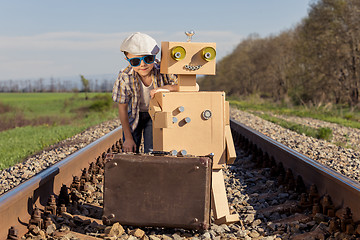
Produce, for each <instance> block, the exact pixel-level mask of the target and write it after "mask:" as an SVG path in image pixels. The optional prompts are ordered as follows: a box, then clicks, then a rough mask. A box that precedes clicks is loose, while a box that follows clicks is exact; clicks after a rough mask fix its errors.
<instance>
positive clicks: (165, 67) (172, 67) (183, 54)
mask: <svg viewBox="0 0 360 240" xmlns="http://www.w3.org/2000/svg"><path fill="white" fill-rule="evenodd" d="M215 57H216V43H196V42H161V66H160V71H161V73H164V74H179V75H181V74H184V75H197V74H201V75H215V63H216V59H215Z"/></svg>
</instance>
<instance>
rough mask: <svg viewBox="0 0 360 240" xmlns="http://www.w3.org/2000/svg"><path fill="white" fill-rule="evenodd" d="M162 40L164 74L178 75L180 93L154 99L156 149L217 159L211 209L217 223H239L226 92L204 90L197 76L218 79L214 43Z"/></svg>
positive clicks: (152, 107)
mask: <svg viewBox="0 0 360 240" xmlns="http://www.w3.org/2000/svg"><path fill="white" fill-rule="evenodd" d="M186 34H187V35H188V38H189V39H188V41H187V42H162V43H161V52H162V53H161V66H160V71H161V73H164V74H177V76H178V91H176V92H167V91H163V92H157V93H156V94H155V96H154V98H153V99H151V101H150V107H149V113H150V116H151V118H152V120H153V148H154V149H153V150H154V151H165V152H170V153H171V154H172V155H177V156H185V155H194V156H205V155H209V154H211V155H213V170H212V209H213V214H214V217H215V221H216V223H231V222H236V221H239V217H238V215H237V214H230V211H229V206H228V201H227V197H226V189H225V183H224V179H223V171H222V169H223V168H224V167H225V166H226V164H232V163H233V162H234V160H235V158H236V153H235V148H234V145H233V139H232V136H231V130H230V125H229V124H230V122H229V103H228V102H227V101H225V93H224V92H221V91H219V92H201V91H199V87H198V84H197V83H196V75H198V74H200V75H215V66H216V64H215V63H216V61H215V60H216V44H215V43H199V42H191V36H192V35H193V34H194V33H193V32H186Z"/></svg>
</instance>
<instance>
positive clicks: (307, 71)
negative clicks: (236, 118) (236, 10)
mask: <svg viewBox="0 0 360 240" xmlns="http://www.w3.org/2000/svg"><path fill="white" fill-rule="evenodd" d="M359 78H360V1H359V0H318V1H313V2H312V3H311V4H310V6H309V11H308V16H307V17H305V18H304V19H303V20H302V21H301V22H300V23H299V24H298V25H297V26H295V27H293V28H292V29H290V30H286V31H283V32H281V33H280V34H278V35H273V36H268V37H265V38H260V37H259V36H258V35H256V34H252V35H250V36H248V37H247V38H246V39H245V40H243V41H242V42H241V43H240V44H239V45H238V46H237V47H236V48H235V50H234V51H233V52H232V53H231V54H229V55H227V56H226V57H224V58H223V59H221V60H220V61H219V62H218V64H217V70H216V75H215V76H205V77H202V78H200V79H199V84H200V86H201V89H202V90H223V91H225V92H226V93H227V94H228V95H230V96H237V97H240V96H249V95H253V94H258V95H260V96H262V97H266V98H270V99H272V100H274V101H276V102H284V101H285V102H288V103H291V104H296V105H299V104H305V105H309V104H310V105H322V104H329V103H330V104H342V105H346V106H350V107H356V106H359V100H360V99H359V97H360V96H359V87H360V79H359Z"/></svg>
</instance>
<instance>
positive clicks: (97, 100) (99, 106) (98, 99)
mask: <svg viewBox="0 0 360 240" xmlns="http://www.w3.org/2000/svg"><path fill="white" fill-rule="evenodd" d="M93 99H94V102H93V103H92V104H91V105H90V106H89V109H90V110H92V111H95V112H104V111H108V110H110V109H111V106H112V105H113V101H112V98H111V96H110V95H96V96H95V97H94V98H93Z"/></svg>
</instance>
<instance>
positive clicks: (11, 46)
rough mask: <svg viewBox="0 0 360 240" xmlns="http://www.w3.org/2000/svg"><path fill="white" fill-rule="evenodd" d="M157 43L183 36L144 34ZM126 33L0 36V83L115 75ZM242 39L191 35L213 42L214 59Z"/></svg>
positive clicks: (218, 33) (216, 34)
mask: <svg viewBox="0 0 360 240" xmlns="http://www.w3.org/2000/svg"><path fill="white" fill-rule="evenodd" d="M145 33H147V34H149V35H150V36H152V37H154V38H155V40H156V41H157V42H158V44H159V45H160V42H161V41H186V39H187V37H186V35H185V33H184V32H172V33H167V32H161V31H148V32H145ZM129 34H130V32H117V33H91V32H49V33H43V34H37V35H30V36H11V37H10V36H0V43H1V44H0V80H6V79H19V78H39V77H49V76H54V77H61V76H68V75H78V74H80V73H81V74H103V73H113V72H117V71H118V70H119V69H120V68H122V67H124V66H125V64H126V62H125V61H123V60H122V57H123V56H122V55H121V54H120V44H121V42H122V41H123V39H124V38H125V37H126V36H128V35H129ZM241 39H242V36H240V35H238V34H235V33H233V32H229V31H204V32H199V33H195V35H194V36H193V41H194V42H216V44H217V56H218V57H217V59H220V58H222V57H223V56H225V55H226V54H229V53H230V52H231V51H232V50H233V49H234V47H235V46H236V45H237V44H238V43H239V42H240V40H241Z"/></svg>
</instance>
